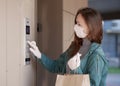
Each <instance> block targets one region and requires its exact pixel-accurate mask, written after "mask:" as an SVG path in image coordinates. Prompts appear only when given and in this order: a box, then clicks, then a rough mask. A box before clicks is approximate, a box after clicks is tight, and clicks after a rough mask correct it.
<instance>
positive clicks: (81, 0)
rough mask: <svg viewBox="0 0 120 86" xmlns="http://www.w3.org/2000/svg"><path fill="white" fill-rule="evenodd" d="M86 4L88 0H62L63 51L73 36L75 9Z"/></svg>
mask: <svg viewBox="0 0 120 86" xmlns="http://www.w3.org/2000/svg"><path fill="white" fill-rule="evenodd" d="M68 2H69V3H68ZM87 6H88V0H63V51H65V50H66V49H67V48H68V47H69V45H70V43H71V41H72V40H73V38H74V31H73V27H74V18H75V14H76V12H77V10H78V9H80V8H83V7H87Z"/></svg>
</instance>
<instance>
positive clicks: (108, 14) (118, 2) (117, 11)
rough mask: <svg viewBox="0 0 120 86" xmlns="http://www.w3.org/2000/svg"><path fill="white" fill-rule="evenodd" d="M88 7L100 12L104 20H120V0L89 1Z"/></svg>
mask: <svg viewBox="0 0 120 86" xmlns="http://www.w3.org/2000/svg"><path fill="white" fill-rule="evenodd" d="M88 5H89V7H91V8H94V9H96V10H98V11H99V12H100V13H101V14H102V16H103V19H120V0H88Z"/></svg>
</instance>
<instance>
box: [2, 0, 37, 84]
mask: <svg viewBox="0 0 120 86" xmlns="http://www.w3.org/2000/svg"><path fill="white" fill-rule="evenodd" d="M35 9H36V0H0V86H35V85H36V69H35V68H36V63H35V61H32V63H33V64H31V65H27V66H25V65H24V58H25V48H24V43H25V40H24V36H25V27H24V22H25V21H24V18H25V16H27V17H28V18H30V23H31V40H35V39H36V35H35V33H36V32H35V30H34V29H35V28H36V25H35V23H36V19H35V18H36V17H35V16H36V13H35V12H36V11H35Z"/></svg>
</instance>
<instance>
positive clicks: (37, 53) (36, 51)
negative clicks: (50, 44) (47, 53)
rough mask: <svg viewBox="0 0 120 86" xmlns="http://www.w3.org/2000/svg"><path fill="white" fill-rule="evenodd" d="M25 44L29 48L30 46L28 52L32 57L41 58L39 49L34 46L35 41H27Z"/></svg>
mask: <svg viewBox="0 0 120 86" xmlns="http://www.w3.org/2000/svg"><path fill="white" fill-rule="evenodd" d="M27 43H28V44H29V46H30V52H31V53H32V54H33V55H34V56H36V57H37V58H41V52H40V51H39V49H38V47H37V45H36V42H35V41H32V42H30V41H28V42H27Z"/></svg>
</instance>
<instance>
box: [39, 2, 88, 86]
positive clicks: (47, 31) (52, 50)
mask: <svg viewBox="0 0 120 86" xmlns="http://www.w3.org/2000/svg"><path fill="white" fill-rule="evenodd" d="M86 6H87V0H84V1H83V0H38V23H39V29H40V32H39V35H38V38H39V39H38V40H39V42H38V45H39V49H40V51H41V52H42V53H44V54H46V55H47V56H49V58H52V59H57V58H58V56H59V55H60V54H61V53H62V52H64V51H65V50H66V49H67V48H68V46H69V44H70V42H71V41H72V40H73V25H74V17H75V13H76V11H77V10H78V9H79V8H81V7H86ZM55 80H56V74H52V73H50V72H48V71H47V70H45V68H43V67H42V66H41V65H40V64H39V63H38V64H37V86H54V84H55Z"/></svg>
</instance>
